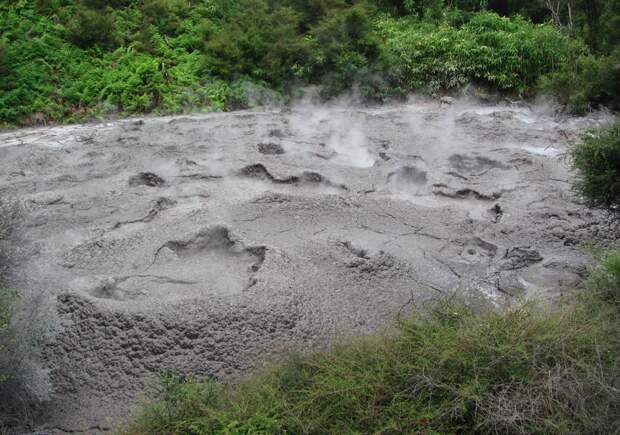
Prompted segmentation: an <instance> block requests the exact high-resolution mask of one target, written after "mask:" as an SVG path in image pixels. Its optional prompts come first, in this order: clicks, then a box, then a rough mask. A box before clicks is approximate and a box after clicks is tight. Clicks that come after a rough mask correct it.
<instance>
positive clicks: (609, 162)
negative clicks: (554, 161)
mask: <svg viewBox="0 0 620 435" xmlns="http://www.w3.org/2000/svg"><path fill="white" fill-rule="evenodd" d="M571 156H572V161H573V165H574V167H575V168H576V169H577V170H578V171H579V174H578V176H577V178H576V180H575V188H576V190H577V191H578V192H579V193H580V194H581V195H582V196H583V197H584V198H585V199H586V200H587V201H588V203H589V204H590V205H592V206H600V207H607V208H610V209H612V210H616V211H618V207H619V206H620V122H616V123H615V124H614V125H612V126H611V127H609V128H602V129H599V130H596V131H592V132H590V133H589V134H588V135H586V136H585V137H584V138H583V140H582V141H581V142H580V143H578V144H577V145H576V146H574V147H573V149H572V151H571Z"/></svg>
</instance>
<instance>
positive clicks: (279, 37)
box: [204, 0, 304, 86]
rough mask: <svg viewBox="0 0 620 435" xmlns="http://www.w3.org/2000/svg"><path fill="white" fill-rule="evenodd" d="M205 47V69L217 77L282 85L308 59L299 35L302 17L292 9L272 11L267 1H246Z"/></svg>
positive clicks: (211, 37) (209, 38)
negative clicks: (243, 78)
mask: <svg viewBox="0 0 620 435" xmlns="http://www.w3.org/2000/svg"><path fill="white" fill-rule="evenodd" d="M241 4H242V5H243V8H242V10H240V11H239V12H238V13H237V14H235V15H233V16H230V17H228V18H227V19H226V21H225V22H224V23H222V24H221V27H219V28H218V29H217V30H215V31H213V33H212V34H211V35H208V39H207V41H206V43H205V47H204V52H205V66H206V68H207V71H208V72H209V73H210V74H212V75H215V76H217V77H221V78H225V79H229V80H238V79H240V78H242V77H252V78H253V79H256V80H264V81H267V82H269V83H271V84H272V85H276V86H277V85H279V84H281V83H282V82H284V81H286V80H288V79H290V78H291V77H292V75H293V70H294V68H295V65H298V64H299V62H300V61H302V57H303V56H304V40H303V39H302V38H300V37H299V36H298V34H297V29H298V27H299V15H298V14H297V13H296V12H295V11H293V10H292V9H290V8H282V7H280V8H276V9H271V8H270V7H269V5H268V4H267V2H266V1H264V0H243V1H242V3H241Z"/></svg>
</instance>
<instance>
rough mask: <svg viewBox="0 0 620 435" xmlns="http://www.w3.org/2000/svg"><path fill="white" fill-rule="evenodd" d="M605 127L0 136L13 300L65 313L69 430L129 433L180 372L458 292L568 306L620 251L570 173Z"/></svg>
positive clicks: (189, 126)
mask: <svg viewBox="0 0 620 435" xmlns="http://www.w3.org/2000/svg"><path fill="white" fill-rule="evenodd" d="M607 120H608V119H607V118H606V116H605V115H602V114H595V115H591V116H590V117H588V118H571V117H567V116H564V115H559V114H557V113H555V112H554V111H553V110H552V109H551V108H549V107H518V106H509V105H482V104H472V103H471V102H469V103H465V102H456V103H455V104H453V105H440V104H439V103H437V102H434V101H416V102H411V103H409V104H402V105H390V106H383V107H378V108H360V107H346V108H343V107H336V106H334V107H314V106H299V107H295V108H293V109H284V110H274V111H269V110H262V111H247V112H237V113H231V114H210V115H196V116H181V117H167V118H146V119H143V120H138V119H130V120H122V121H115V122H109V123H105V124H91V125H79V126H61V127H53V128H46V129H32V130H18V131H12V132H5V133H2V134H0V195H2V197H3V198H6V197H9V198H17V199H19V201H20V202H22V203H23V204H24V209H25V211H26V213H25V218H24V222H23V228H22V233H23V236H22V237H23V242H22V246H21V255H20V257H19V259H18V261H17V263H16V265H15V267H14V270H13V275H14V276H13V284H14V285H15V286H16V287H17V288H19V289H22V290H23V291H31V292H40V293H42V294H44V295H45V298H46V299H45V300H46V301H48V302H47V303H48V304H49V306H50V307H51V308H52V311H53V312H54V313H55V322H54V324H53V327H54V333H53V334H52V341H51V343H50V344H49V346H48V347H47V348H46V359H47V363H48V364H49V367H50V369H51V377H52V382H53V386H54V390H55V398H54V400H53V401H52V404H51V405H50V409H49V411H48V412H49V418H50V422H51V426H52V427H56V428H59V429H62V430H64V431H84V432H87V433H91V432H94V431H96V430H97V428H106V427H111V426H112V425H113V424H114V422H115V421H118V420H117V419H119V418H122V417H125V416H126V415H127V414H128V412H129V410H130V406H131V404H132V403H135V400H136V399H137V398H138V397H139V395H140V394H141V391H143V390H144V389H145V388H147V389H148V387H149V385H152V384H153V383H154V380H155V379H156V378H157V375H158V373H159V372H160V371H162V370H177V371H180V372H183V373H190V372H191V373H199V374H208V375H212V376H215V377H219V378H228V377H234V376H238V375H240V374H244V373H247V372H249V371H251V370H253V369H256V368H259V367H260V366H261V365H262V364H263V363H264V362H265V361H267V360H269V359H270V358H272V357H273V356H274V355H277V354H279V353H281V352H283V351H287V350H291V349H299V348H302V349H304V348H308V347H310V346H313V345H316V344H320V343H324V342H326V340H329V339H333V338H335V337H343V336H349V335H352V334H363V333H366V332H369V331H373V330H377V329H379V328H382V327H385V326H388V325H390V324H391V322H392V321H393V319H394V316H395V315H397V314H398V313H399V312H402V311H403V310H408V309H411V308H412V306H413V305H416V306H419V305H421V304H424V303H425V302H427V301H429V300H432V299H434V298H436V297H437V296H440V295H448V296H449V295H457V296H460V297H463V298H465V299H466V300H468V301H470V302H471V303H473V304H494V305H497V306H501V305H502V304H503V303H505V302H506V301H507V300H510V299H511V298H513V297H518V296H523V295H542V296H543V297H545V298H548V299H551V300H552V299H554V298H557V297H558V296H559V295H561V294H562V292H564V291H567V290H570V288H571V286H572V285H573V284H574V283H575V282H577V281H578V279H579V277H580V276H581V275H583V273H584V271H585V268H586V266H587V265H588V263H589V261H590V256H589V254H588V253H587V250H586V247H585V244H586V243H590V242H592V241H595V242H596V241H600V240H603V238H604V237H607V238H614V237H616V236H617V235H618V230H617V228H615V227H612V224H611V222H610V221H609V220H608V218H607V216H606V215H605V214H603V213H599V212H596V211H591V210H588V209H586V208H585V207H584V206H583V205H582V204H580V203H579V201H578V199H577V198H575V197H574V195H573V194H572V193H571V191H570V184H569V181H570V178H571V176H572V175H571V174H570V172H569V170H568V168H567V162H566V158H565V157H564V153H565V152H566V146H567V145H566V144H567V142H568V141H569V140H570V139H571V138H574V137H576V135H577V134H579V133H580V132H582V131H583V130H584V129H586V128H588V127H591V126H594V125H597V124H599V123H603V122H606V121H607ZM603 241H604V240H603Z"/></svg>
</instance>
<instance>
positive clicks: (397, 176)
mask: <svg viewBox="0 0 620 435" xmlns="http://www.w3.org/2000/svg"><path fill="white" fill-rule="evenodd" d="M427 181H428V174H427V173H426V171H424V170H422V169H419V168H417V167H415V166H403V167H402V168H399V169H398V170H396V171H394V172H391V173H390V174H389V175H388V183H396V184H398V185H405V186H406V185H413V186H418V187H419V186H423V185H425V184H426V182H427Z"/></svg>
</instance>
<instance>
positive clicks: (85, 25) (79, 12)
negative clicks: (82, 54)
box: [63, 6, 114, 48]
mask: <svg viewBox="0 0 620 435" xmlns="http://www.w3.org/2000/svg"><path fill="white" fill-rule="evenodd" d="M66 12H67V13H66V14H63V15H64V17H63V18H64V21H65V28H66V32H67V38H68V39H69V41H71V42H72V43H73V44H75V45H76V46H78V47H80V48H89V47H94V46H96V45H98V46H102V47H109V46H111V45H112V44H113V42H114V41H113V39H112V31H113V27H114V22H113V21H112V17H111V15H110V14H109V13H108V12H107V11H104V10H96V9H90V8H86V7H83V6H76V7H75V8H73V9H70V10H67V11H66Z"/></svg>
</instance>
